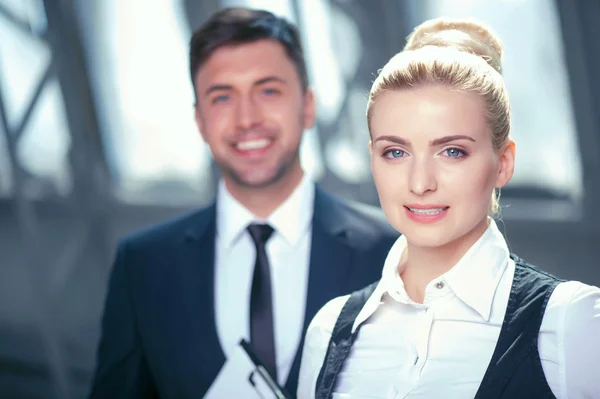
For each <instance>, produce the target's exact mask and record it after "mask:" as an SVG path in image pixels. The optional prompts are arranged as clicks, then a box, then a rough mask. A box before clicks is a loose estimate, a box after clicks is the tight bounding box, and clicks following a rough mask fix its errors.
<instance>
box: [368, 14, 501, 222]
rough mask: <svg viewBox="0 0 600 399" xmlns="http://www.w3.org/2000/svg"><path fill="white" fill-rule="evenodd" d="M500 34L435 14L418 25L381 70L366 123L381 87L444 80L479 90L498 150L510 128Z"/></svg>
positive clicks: (495, 202)
mask: <svg viewBox="0 0 600 399" xmlns="http://www.w3.org/2000/svg"><path fill="white" fill-rule="evenodd" d="M502 53H503V48H502V44H501V42H500V39H499V38H498V37H497V36H496V34H494V33H493V32H492V31H491V29H489V28H487V27H486V26H485V25H484V24H482V23H481V22H477V21H474V20H469V19H451V18H437V19H432V20H429V21H426V22H424V23H422V24H421V25H419V26H417V27H416V28H415V29H414V31H413V32H412V33H411V34H410V35H409V36H408V38H407V43H406V46H405V47H404V49H403V50H402V51H401V52H400V53H398V54H396V55H395V56H394V57H393V58H392V59H391V60H390V61H389V62H388V63H387V64H386V65H385V66H384V67H383V69H381V71H380V73H379V76H378V77H377V78H376V79H375V82H374V83H373V86H372V88H371V92H370V93H369V101H368V105H367V121H368V124H369V128H370V126H371V117H372V114H373V105H374V104H375V102H376V100H377V98H378V97H379V96H380V95H382V94H383V93H385V92H386V91H396V90H410V89H414V88H417V87H420V86H424V85H443V86H448V87H450V88H452V89H455V90H458V91H462V92H467V93H475V94H477V95H479V96H480V97H481V98H482V100H483V103H484V105H485V108H486V118H487V121H488V123H489V126H490V130H491V132H492V144H493V146H494V148H495V149H497V150H500V149H501V148H503V146H504V145H505V144H506V143H507V141H508V138H509V133H510V105H509V101H508V93H507V91H506V88H505V86H504V79H503V78H502ZM498 199H499V194H498V193H496V191H494V192H493V193H492V203H491V213H492V215H497V214H498V213H499V203H498Z"/></svg>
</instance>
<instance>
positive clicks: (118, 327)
mask: <svg viewBox="0 0 600 399" xmlns="http://www.w3.org/2000/svg"><path fill="white" fill-rule="evenodd" d="M190 72H191V78H192V83H193V85H194V90H195V95H196V104H195V111H196V122H197V124H198V128H199V130H200V133H201V135H202V138H203V139H204V141H206V143H208V145H209V147H210V149H211V152H212V154H213V157H214V159H215V161H216V163H217V164H218V165H219V167H220V169H221V171H222V179H221V181H220V183H219V188H218V192H217V198H216V201H215V203H214V204H213V205H211V206H209V207H208V208H205V209H200V210H198V211H196V212H193V213H191V214H189V215H185V216H183V217H180V218H178V219H176V220H169V221H167V222H165V223H162V224H160V225H159V226H154V227H152V228H150V229H148V230H145V231H142V232H137V233H135V234H132V235H131V236H129V237H127V238H125V239H123V240H122V241H121V243H120V244H119V248H118V250H117V255H116V259H115V263H114V266H113V270H112V274H111V278H110V283H109V290H108V295H107V299H106V305H105V311H104V317H103V320H102V337H101V341H100V345H99V349H98V364H97V369H96V373H95V377H94V383H93V387H92V394H91V396H92V397H95V398H96V397H97V398H121V397H127V398H137V397H144V398H146V397H160V398H200V397H202V396H203V395H204V394H205V393H206V391H207V390H208V388H209V387H210V385H211V384H212V382H213V380H214V379H215V377H216V376H217V374H218V373H219V370H220V369H221V367H222V366H223V364H224V363H225V360H226V359H227V357H228V356H230V355H231V353H232V351H233V350H234V349H235V348H236V345H237V344H238V343H239V341H240V339H241V338H245V339H247V340H249V341H250V344H251V346H252V348H253V350H254V351H255V352H256V353H257V355H258V356H259V357H260V359H261V360H262V361H263V363H264V364H265V365H266V367H267V369H268V370H269V371H270V373H271V374H272V375H273V376H274V377H275V378H276V379H277V381H278V382H279V383H280V384H281V385H282V386H285V388H287V391H288V392H291V393H295V392H296V385H297V380H298V372H299V363H300V358H301V351H302V347H303V343H302V342H303V336H304V332H305V331H306V328H307V326H308V323H309V322H310V320H311V319H312V318H313V316H314V315H315V313H316V312H317V310H318V309H319V308H320V307H321V306H323V305H324V304H325V303H327V302H328V301H329V300H330V299H332V298H334V297H336V296H340V295H343V294H346V293H349V292H351V291H353V290H356V289H358V288H360V287H363V286H365V285H366V284H369V283H371V282H373V281H375V280H377V279H378V278H379V276H380V274H381V265H382V264H383V261H384V259H385V257H386V255H387V252H388V250H389V248H390V247H391V245H392V243H393V242H394V241H395V239H396V237H397V235H398V233H397V232H396V231H394V230H393V229H392V228H391V227H390V225H389V224H388V223H387V222H386V221H385V220H384V218H383V215H382V214H381V213H380V212H379V211H378V210H376V209H372V208H369V207H365V206H362V205H361V206H357V205H355V204H352V205H351V204H349V203H347V202H345V201H342V200H340V199H337V198H334V197H332V196H330V195H329V194H326V193H325V192H324V191H323V190H321V189H320V188H319V187H318V186H316V185H315V184H314V183H313V182H311V181H310V180H309V178H308V177H307V176H306V175H305V174H304V172H303V171H302V168H301V166H300V158H299V147H300V143H301V140H302V135H303V132H304V130H305V129H307V128H310V127H311V126H312V125H313V123H314V120H315V100H314V96H313V93H312V91H311V90H310V88H309V86H308V78H307V72H306V65H305V61H304V55H303V52H302V48H301V45H300V42H299V35H298V31H297V29H296V28H295V27H294V26H293V25H291V24H290V23H288V22H287V21H286V20H284V19H281V18H278V17H276V16H274V15H273V14H271V13H269V12H266V11H257V10H250V9H241V8H235V9H225V10H222V11H220V12H218V13H216V14H215V15H213V16H212V17H211V18H210V19H209V20H208V21H207V22H206V23H205V24H204V25H203V26H201V27H200V28H199V29H198V30H197V31H196V32H195V33H194V35H193V37H192V40H191V42H190ZM232 383H235V382H232ZM240 383H241V382H240Z"/></svg>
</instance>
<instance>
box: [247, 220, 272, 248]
mask: <svg viewBox="0 0 600 399" xmlns="http://www.w3.org/2000/svg"><path fill="white" fill-rule="evenodd" d="M248 232H250V236H251V237H252V240H254V244H255V245H256V246H258V245H265V244H266V243H267V241H268V240H269V238H270V237H271V234H273V228H272V227H271V226H269V225H268V224H251V225H249V226H248Z"/></svg>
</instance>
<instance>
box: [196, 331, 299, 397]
mask: <svg viewBox="0 0 600 399" xmlns="http://www.w3.org/2000/svg"><path fill="white" fill-rule="evenodd" d="M204 398H205V399H224V398H247V399H292V396H291V395H290V394H289V393H288V392H286V391H285V389H283V388H282V387H280V386H279V384H278V383H277V381H275V379H274V378H273V377H272V376H271V374H269V372H268V371H267V369H266V368H265V367H264V365H263V363H262V362H261V361H260V359H259V358H258V356H257V355H256V354H255V353H254V351H253V350H252V348H251V347H250V344H249V343H248V342H247V341H246V340H244V339H242V340H241V341H240V343H239V344H238V345H237V346H236V348H235V350H234V351H233V352H232V354H231V355H230V356H229V358H228V359H227V361H226V362H225V365H224V366H223V367H222V368H221V370H220V371H219V374H218V375H217V378H215V380H214V381H213V383H212V385H211V386H210V388H209V390H208V392H207V393H206V395H205V396H204Z"/></svg>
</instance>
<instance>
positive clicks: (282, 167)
mask: <svg viewBox="0 0 600 399" xmlns="http://www.w3.org/2000/svg"><path fill="white" fill-rule="evenodd" d="M299 157H300V150H299V149H297V150H296V151H295V152H293V153H291V154H289V153H288V154H286V155H285V156H284V158H283V159H282V160H281V161H280V162H279V164H278V165H277V166H276V172H275V173H274V174H273V175H272V176H271V177H270V178H268V179H266V180H264V181H261V182H258V183H253V182H249V181H247V179H245V178H244V177H243V176H242V175H241V174H240V173H238V172H237V171H236V170H235V169H234V168H231V167H229V166H228V165H227V164H223V165H219V167H220V169H221V171H222V173H223V174H224V175H227V176H228V177H229V178H230V179H231V180H232V182H233V183H234V184H236V185H237V186H239V187H242V188H254V189H260V188H266V187H270V186H272V185H274V184H276V183H278V182H280V181H281V180H283V179H285V177H286V176H287V175H288V174H289V172H290V171H291V170H292V169H293V167H294V164H295V163H296V162H297V160H298V158H299Z"/></svg>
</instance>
